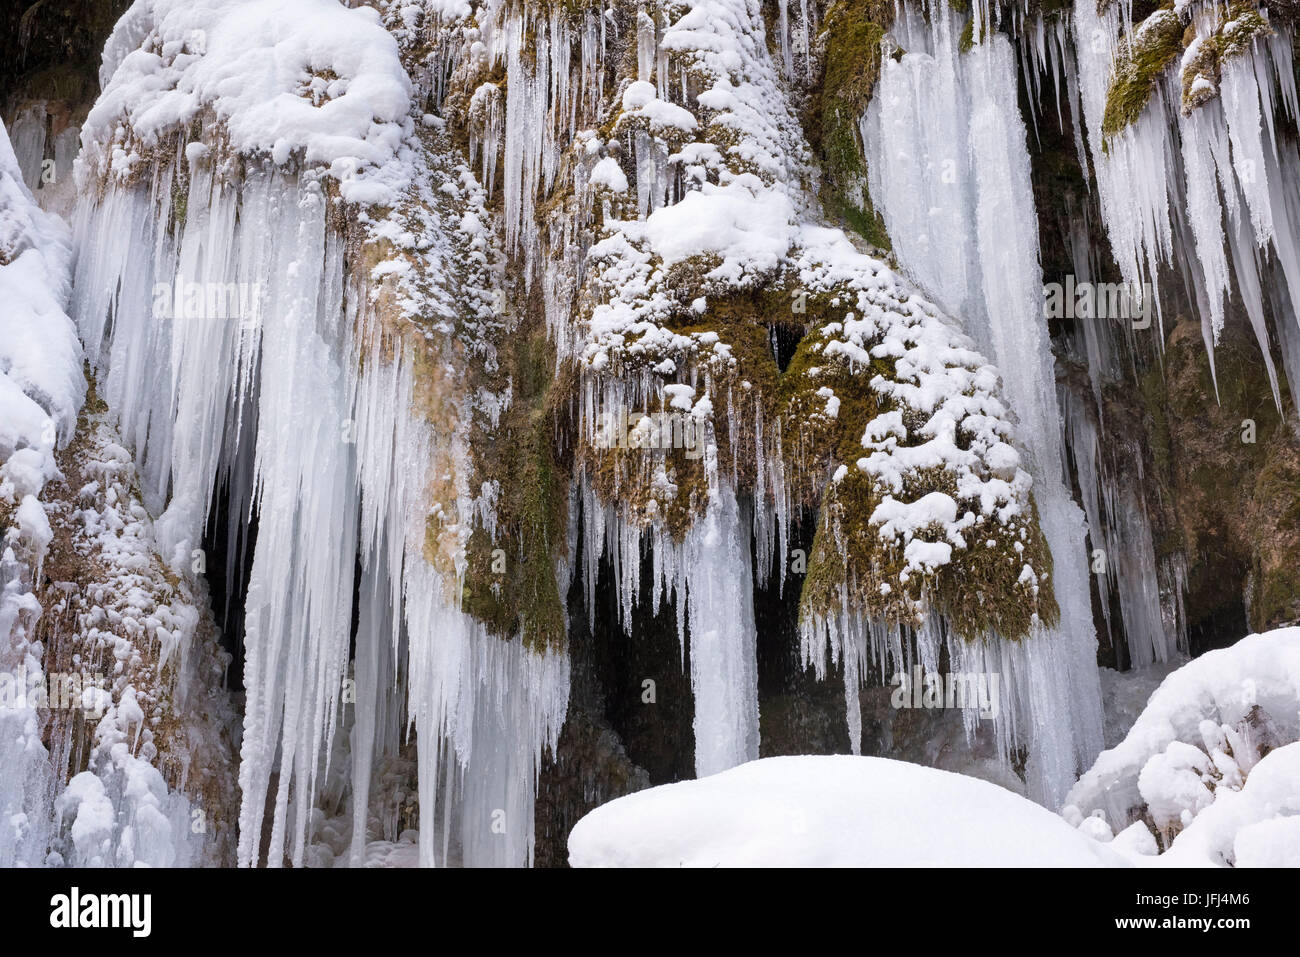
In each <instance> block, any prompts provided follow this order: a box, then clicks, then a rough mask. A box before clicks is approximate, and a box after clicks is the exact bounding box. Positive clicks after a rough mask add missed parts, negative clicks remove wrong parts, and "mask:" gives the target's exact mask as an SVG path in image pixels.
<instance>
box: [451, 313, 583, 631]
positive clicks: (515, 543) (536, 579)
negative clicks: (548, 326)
mask: <svg viewBox="0 0 1300 957" xmlns="http://www.w3.org/2000/svg"><path fill="white" fill-rule="evenodd" d="M503 338H504V341H503V342H502V348H503V354H502V355H501V357H500V358H501V367H500V368H499V369H497V370H495V371H494V372H493V373H491V374H490V375H488V376H485V377H486V378H491V379H492V380H493V382H494V385H495V386H496V387H497V388H501V387H502V386H503V385H504V383H505V382H507V381H508V382H509V386H510V390H511V405H510V407H509V408H508V409H507V410H506V412H505V413H504V414H503V415H502V417H501V420H500V422H499V423H497V424H496V425H493V424H492V423H490V422H488V421H476V422H475V423H474V441H473V442H472V443H471V448H472V449H473V450H474V454H475V477H474V481H475V482H476V483H483V482H490V483H494V484H495V486H496V489H497V496H496V509H495V511H496V523H495V529H494V530H493V533H491V534H490V533H489V531H488V530H487V529H486V528H485V527H483V526H482V525H481V524H476V525H475V527H474V529H473V531H472V533H471V535H470V538H469V542H468V545H467V547H466V557H465V558H466V560H465V574H464V581H463V585H462V589H461V600H462V607H463V608H464V609H465V611H467V612H468V613H469V614H471V615H473V616H474V617H475V618H477V619H479V620H480V621H482V622H484V623H485V624H486V625H487V626H488V628H489V630H490V631H491V632H492V633H493V634H496V635H497V636H499V637H501V638H513V637H515V636H516V635H518V636H520V637H521V638H522V640H523V642H524V643H525V644H526V645H528V646H529V647H531V648H534V649H537V650H541V649H544V648H559V647H563V645H564V642H565V617H564V604H563V599H562V596H561V595H560V590H559V586H558V584H557V582H556V578H555V566H556V561H557V558H558V557H559V554H560V551H561V549H563V548H564V547H565V545H566V530H567V527H568V478H567V476H568V474H569V470H568V468H567V467H566V465H565V463H564V462H563V461H562V459H561V456H560V455H559V453H558V450H557V437H558V436H557V431H558V430H557V427H556V421H557V415H556V411H557V410H556V408H555V406H554V405H553V399H554V394H555V391H556V389H557V386H556V382H557V381H558V382H560V383H561V384H560V386H559V387H558V388H560V389H563V383H564V382H565V379H564V378H563V377H560V378H559V379H558V380H557V378H556V377H555V375H554V370H555V352H554V348H553V347H552V346H551V344H550V343H549V341H548V339H547V336H546V330H545V324H544V322H543V321H541V317H540V315H539V313H538V311H537V310H536V309H530V310H528V312H527V316H526V318H525V319H524V321H523V322H522V323H521V324H520V325H519V326H516V327H515V328H514V329H512V330H510V331H509V333H508V334H507V335H506V336H505V337H503ZM480 374H482V370H480ZM433 532H434V529H433V528H432V526H431V529H430V533H431V534H433Z"/></svg>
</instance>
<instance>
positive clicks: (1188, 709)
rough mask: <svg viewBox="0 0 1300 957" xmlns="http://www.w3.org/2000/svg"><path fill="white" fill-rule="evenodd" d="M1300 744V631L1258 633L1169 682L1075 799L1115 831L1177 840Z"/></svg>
mask: <svg viewBox="0 0 1300 957" xmlns="http://www.w3.org/2000/svg"><path fill="white" fill-rule="evenodd" d="M1297 739H1300V628H1279V629H1277V630H1276V631H1270V632H1265V633H1264V634H1260V635H1249V636H1247V637H1246V638H1243V639H1242V640H1241V641H1239V642H1237V643H1236V644H1235V645H1233V646H1232V647H1230V648H1223V649H1220V650H1217V651H1210V652H1207V653H1206V654H1204V655H1202V656H1201V657H1199V658H1197V659H1196V660H1194V661H1192V662H1189V663H1188V664H1186V665H1184V666H1183V667H1182V668H1179V669H1178V670H1177V671H1175V672H1173V673H1172V674H1170V675H1169V676H1168V677H1167V678H1166V679H1165V680H1164V681H1163V682H1162V683H1161V685H1160V687H1159V688H1157V689H1156V691H1155V693H1154V694H1152V695H1151V700H1150V701H1149V702H1148V703H1147V706H1146V709H1145V710H1144V711H1143V712H1142V714H1141V715H1140V716H1139V717H1138V719H1137V721H1136V722H1135V723H1134V725H1133V727H1132V728H1131V729H1130V731H1129V733H1128V736H1127V737H1125V738H1124V740H1123V741H1121V742H1120V743H1119V744H1118V745H1117V746H1115V747H1114V748H1111V749H1110V750H1108V751H1103V752H1102V754H1101V755H1100V756H1099V757H1098V758H1097V761H1096V763H1095V764H1094V765H1093V766H1092V768H1091V769H1090V770H1089V771H1088V772H1087V773H1085V774H1084V775H1083V777H1081V778H1080V779H1079V781H1078V783H1077V784H1076V785H1075V786H1074V788H1073V789H1072V790H1071V791H1070V794H1069V796H1068V797H1067V798H1066V805H1067V807H1069V806H1074V807H1076V808H1077V809H1078V810H1079V811H1080V812H1081V813H1082V814H1083V815H1084V816H1087V815H1090V814H1092V813H1094V812H1097V811H1100V812H1102V813H1103V814H1104V815H1105V817H1106V819H1107V821H1108V822H1109V824H1110V825H1111V827H1112V828H1114V829H1115V830H1116V831H1118V830H1120V829H1121V828H1124V827H1126V826H1128V825H1129V824H1131V823H1133V822H1134V821H1137V820H1139V819H1141V820H1145V821H1148V822H1149V823H1150V824H1151V825H1152V826H1154V827H1155V828H1156V829H1157V830H1159V831H1161V832H1162V833H1163V834H1164V835H1165V837H1166V840H1169V839H1172V837H1173V836H1174V835H1175V834H1176V833H1177V832H1178V831H1180V830H1182V829H1183V828H1184V827H1186V826H1187V825H1188V824H1190V823H1191V821H1192V820H1193V819H1194V818H1195V817H1196V816H1197V815H1198V814H1199V813H1201V812H1202V811H1203V810H1205V809H1206V808H1208V807H1209V806H1211V804H1213V803H1214V802H1215V801H1216V800H1217V795H1219V794H1221V793H1222V792H1223V791H1225V790H1233V791H1235V790H1239V789H1241V787H1242V784H1243V782H1244V781H1245V780H1246V778H1247V777H1249V775H1250V774H1251V773H1252V770H1253V769H1254V768H1255V766H1256V765H1257V764H1258V763H1259V762H1260V759H1261V758H1262V757H1264V756H1265V755H1267V754H1268V753H1269V752H1270V751H1271V750H1273V749H1275V748H1278V747H1279V746H1281V745H1283V744H1286V743H1288V742H1293V741H1296V740H1297Z"/></svg>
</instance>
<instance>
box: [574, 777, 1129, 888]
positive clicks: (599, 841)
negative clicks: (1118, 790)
mask: <svg viewBox="0 0 1300 957" xmlns="http://www.w3.org/2000/svg"><path fill="white" fill-rule="evenodd" d="M569 863H570V864H572V865H573V866H574V867H647V866H656V867H679V866H682V867H717V866H728V867H761V866H785V867H811V866H820V867H1105V866H1123V865H1124V860H1123V859H1122V858H1121V857H1120V856H1119V855H1118V854H1116V853H1114V852H1113V851H1111V850H1110V849H1109V848H1107V847H1105V846H1104V845H1102V844H1100V843H1098V842H1096V841H1093V840H1092V839H1091V838H1089V837H1087V836H1086V835H1084V834H1083V833H1081V832H1079V831H1076V830H1074V829H1073V828H1071V827H1070V825H1069V824H1067V823H1066V822H1065V821H1063V820H1061V819H1060V818H1059V817H1057V816H1056V815H1054V814H1052V813H1051V812H1050V811H1047V810H1046V809H1044V808H1042V807H1040V806H1039V805H1037V804H1034V803H1032V802H1031V801H1028V800H1026V799H1025V798H1022V797H1020V796H1019V795H1016V794H1013V793H1012V792H1010V791H1007V790H1005V789H1003V788H1000V787H998V786H997V785H995V784H990V783H988V782H986V781H981V780H979V779H977V778H968V777H965V776H963V775H960V774H953V773H951V772H948V771H939V770H936V769H934V768H927V767H923V766H921V765H917V764H908V763H905V762H902V761H891V760H887V759H885V758H861V757H850V756H846V755H839V756H830V757H812V756H803V757H782V758H766V759H764V760H761V761H753V762H750V763H749V764H743V765H741V766H739V767H737V768H733V769H732V770H730V771H724V772H723V773H721V774H715V775H713V776H712V777H708V778H701V779H699V780H695V781H684V782H681V783H678V784H668V785H663V786H661V787H656V788H651V789H649V790H647V791H640V792H638V793H636V794H630V795H628V796H627V797H622V798H619V799H618V800H616V801H611V802H610V803H609V804H605V805H603V806H601V807H598V808H596V810H594V811H592V812H591V813H590V814H588V815H587V816H586V817H584V818H583V819H582V820H581V821H579V822H578V824H577V826H575V827H574V829H573V831H572V833H571V834H570V835H569Z"/></svg>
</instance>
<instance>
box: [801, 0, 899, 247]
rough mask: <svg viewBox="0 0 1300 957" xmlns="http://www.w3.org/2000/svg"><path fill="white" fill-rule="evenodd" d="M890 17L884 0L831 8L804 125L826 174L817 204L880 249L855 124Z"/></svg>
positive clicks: (879, 223)
mask: <svg viewBox="0 0 1300 957" xmlns="http://www.w3.org/2000/svg"><path fill="white" fill-rule="evenodd" d="M893 16H894V6H893V4H892V3H887V2H883V0H871V2H866V3H858V2H847V0H837V2H835V3H833V4H832V5H831V6H830V8H829V9H828V10H827V12H826V21H825V27H824V32H823V35H824V37H825V39H826V57H825V64H824V70H823V74H822V77H821V83H820V84H819V86H818V87H817V92H816V94H815V96H814V98H813V101H812V103H811V116H810V117H809V120H808V121H807V123H806V125H807V127H808V133H809V140H810V141H811V142H812V145H813V147H814V149H815V150H816V151H817V152H818V153H819V154H820V155H821V158H822V167H823V169H824V171H825V173H826V179H825V182H824V184H823V197H822V199H823V203H824V205H825V206H826V210H827V212H828V213H829V214H830V215H832V216H834V217H836V218H838V219H840V220H841V221H843V222H844V223H845V224H846V225H847V226H849V228H851V229H853V230H854V231H855V232H857V233H859V234H860V235H861V236H862V237H863V238H865V239H866V240H867V241H868V242H870V243H872V244H873V245H875V246H878V247H881V248H884V249H888V248H889V238H888V236H887V235H886V233H885V229H884V222H883V220H881V218H880V216H879V214H878V213H877V212H876V211H875V209H873V208H872V206H871V202H870V200H869V199H868V198H867V195H866V175H867V168H866V161H865V160H864V159H863V155H862V139H861V135H860V134H859V132H858V123H859V121H860V120H861V118H862V114H863V113H864V112H865V110H866V108H867V103H868V101H869V100H870V99H871V91H872V90H873V89H874V88H875V84H876V80H877V79H878V78H879V76H880V66H881V46H880V44H881V40H882V39H884V36H885V33H886V31H887V30H888V29H889V26H890V24H891V23H892V22H893Z"/></svg>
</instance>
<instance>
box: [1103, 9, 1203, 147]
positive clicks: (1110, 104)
mask: <svg viewBox="0 0 1300 957" xmlns="http://www.w3.org/2000/svg"><path fill="white" fill-rule="evenodd" d="M1182 52H1183V23H1182V21H1181V20H1180V19H1179V18H1178V14H1176V13H1175V12H1174V11H1173V10H1157V11H1156V12H1155V13H1153V14H1151V16H1149V17H1147V19H1146V20H1144V21H1143V22H1142V23H1141V24H1139V25H1138V26H1137V27H1136V28H1135V29H1134V31H1133V39H1132V40H1131V41H1125V42H1123V43H1122V44H1121V47H1120V52H1119V55H1118V56H1117V57H1116V62H1115V72H1114V75H1113V76H1112V77H1111V81H1110V89H1109V90H1108V91H1107V93H1106V112H1105V114H1104V115H1103V117H1102V124H1101V128H1102V132H1103V133H1104V134H1105V135H1106V136H1114V135H1115V134H1116V133H1119V132H1120V131H1121V130H1123V129H1125V128H1126V127H1128V126H1129V125H1131V124H1132V123H1133V122H1134V121H1135V120H1137V118H1138V116H1140V115H1141V113H1142V111H1143V109H1145V108H1146V105H1147V102H1148V101H1149V100H1150V99H1151V94H1152V92H1154V90H1155V87H1156V84H1157V83H1158V82H1159V80H1160V77H1161V75H1162V74H1163V73H1164V71H1165V70H1166V69H1167V68H1168V67H1169V65H1170V64H1171V63H1173V62H1174V60H1175V59H1177V58H1178V57H1179V56H1180V55H1181V54H1182Z"/></svg>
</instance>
